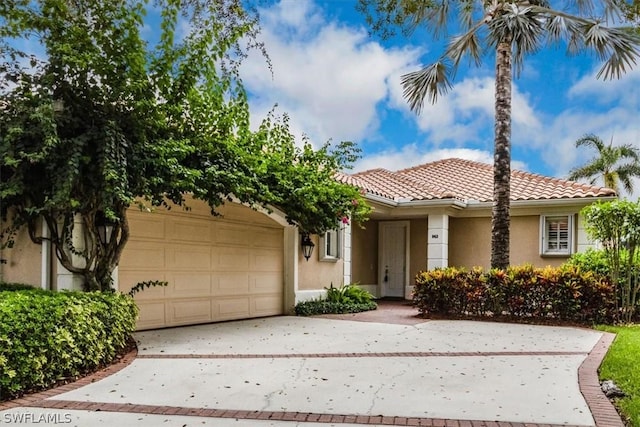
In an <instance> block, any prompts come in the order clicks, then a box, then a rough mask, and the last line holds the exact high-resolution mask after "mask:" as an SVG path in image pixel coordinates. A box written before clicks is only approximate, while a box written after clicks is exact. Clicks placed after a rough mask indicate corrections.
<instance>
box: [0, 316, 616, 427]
mask: <svg viewBox="0 0 640 427" xmlns="http://www.w3.org/2000/svg"><path fill="white" fill-rule="evenodd" d="M390 311H392V312H393V311H394V310H390ZM395 312H399V313H402V312H403V311H402V310H397V308H396V309H395ZM394 314H395V313H394ZM401 315H403V317H406V315H404V314H401ZM379 318H380V317H379V316H378V317H376V318H375V320H371V321H377V322H379V321H380V320H379ZM349 320H351V319H349ZM365 321H368V320H365ZM390 323H393V322H390ZM614 338H615V335H614V334H610V333H603V335H602V337H601V339H600V340H599V341H598V343H597V344H596V345H595V346H594V347H593V349H592V350H591V352H589V354H588V355H587V357H586V359H585V360H584V362H583V363H582V365H581V366H580V368H579V369H578V383H579V387H580V392H581V393H582V395H583V396H584V398H585V401H586V402H587V405H588V406H589V409H590V410H591V414H592V415H593V418H594V421H595V424H596V426H597V427H623V426H624V424H623V422H622V420H621V419H620V416H619V415H618V413H617V411H616V409H615V408H614V407H613V405H612V404H611V402H610V401H609V399H608V398H607V397H606V396H605V395H604V393H603V392H602V390H601V388H600V383H599V381H598V367H599V366H600V364H601V363H602V360H603V359H604V356H605V355H606V353H607V350H608V349H609V346H610V345H611V343H612V342H613V339H614ZM577 354H580V355H581V354H584V353H583V352H477V353H475V352H471V353H468V352H465V353H461V352H460V353H458V352H457V353H440V352H437V353H436V352H410V353H344V354H341V353H330V354H304V355H301V354H297V355H296V354H276V355H273V354H271V355H269V354H259V355H250V354H224V355H210V354H208V355H176V354H159V355H142V354H140V355H139V354H138V353H137V350H133V351H131V352H129V353H128V354H126V355H125V356H124V357H122V359H120V360H119V361H118V362H116V363H115V364H113V365H111V366H109V367H106V368H104V369H102V370H100V371H98V372H95V373H93V374H91V375H88V376H86V377H84V378H81V379H79V380H78V381H76V382H73V383H69V384H65V385H62V386H60V387H56V388H54V389H50V390H46V391H42V392H38V393H33V394H30V395H27V396H24V397H21V398H19V399H15V400H11V401H8V402H2V403H0V411H3V410H7V409H11V408H17V407H32V408H35V407H37V408H49V409H67V410H85V411H109V412H120V413H140V414H162V415H188V416H198V417H209V418H226V419H231V418H232V419H249V420H282V421H296V422H320V423H334V424H341V423H348V424H363V425H393V426H430V427H556V426H555V425H550V424H534V423H515V422H503V421H500V422H498V421H487V420H453V419H438V418H409V417H384V416H368V415H354V414H338V415H336V414H316V413H306V412H277V411H238V410H227V409H212V408H185V407H175V406H155V405H135V404H118V403H107V402H81V401H67V400H57V399H55V396H56V395H59V394H62V393H65V392H68V391H71V390H75V389H77V388H80V387H83V386H85V385H88V384H91V383H93V382H96V381H99V380H101V379H102V378H105V377H107V376H109V375H112V374H114V373H116V372H117V371H119V370H121V369H123V368H125V367H126V366H128V365H129V364H130V363H131V362H132V361H133V360H134V359H136V358H139V359H149V358H176V359H181V358H294V357H295V358H300V357H438V356H439V357H442V356H541V355H543V356H544V355H549V356H553V355H577ZM563 427H571V426H567V425H564V424H563Z"/></svg>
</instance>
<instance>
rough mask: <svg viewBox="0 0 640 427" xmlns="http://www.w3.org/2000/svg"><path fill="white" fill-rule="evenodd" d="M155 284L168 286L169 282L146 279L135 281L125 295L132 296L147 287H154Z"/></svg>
mask: <svg viewBox="0 0 640 427" xmlns="http://www.w3.org/2000/svg"><path fill="white" fill-rule="evenodd" d="M156 286H169V283H168V282H165V281H164V280H147V281H145V282H139V283H136V284H135V285H134V286H133V287H132V288H131V289H130V290H129V292H127V295H129V296H130V297H132V298H133V297H134V296H135V294H137V293H138V292H140V291H144V290H145V289H147V288H155V287H156Z"/></svg>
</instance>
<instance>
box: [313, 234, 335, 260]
mask: <svg viewBox="0 0 640 427" xmlns="http://www.w3.org/2000/svg"><path fill="white" fill-rule="evenodd" d="M340 235H341V232H340V230H339V229H336V230H329V231H327V232H326V233H324V235H322V236H320V251H319V252H318V254H319V257H320V261H337V260H338V259H339V258H340V240H341V239H340V237H341V236H340Z"/></svg>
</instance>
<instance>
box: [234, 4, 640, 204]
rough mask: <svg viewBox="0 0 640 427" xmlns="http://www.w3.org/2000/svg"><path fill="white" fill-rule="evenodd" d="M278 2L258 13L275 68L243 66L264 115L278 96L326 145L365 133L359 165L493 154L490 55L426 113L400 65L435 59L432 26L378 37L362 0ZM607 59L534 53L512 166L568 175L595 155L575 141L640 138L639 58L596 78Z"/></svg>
mask: <svg viewBox="0 0 640 427" xmlns="http://www.w3.org/2000/svg"><path fill="white" fill-rule="evenodd" d="M270 3H271V4H269V2H267V3H264V2H263V6H262V9H261V10H260V14H261V24H262V35H261V38H262V39H263V41H264V42H265V45H266V49H267V51H268V53H269V56H270V58H271V60H272V62H273V75H271V74H270V73H269V71H268V69H267V67H266V64H265V62H264V59H262V58H261V57H259V55H254V56H251V57H250V58H249V59H248V60H247V61H246V63H245V64H244V65H243V68H242V77H243V80H244V82H245V85H246V87H247V89H248V91H249V93H250V105H251V109H252V114H253V117H254V120H255V121H256V123H257V121H258V120H260V119H261V118H262V117H264V116H265V115H266V113H267V112H268V111H269V110H270V109H271V108H272V107H273V106H274V104H278V108H277V110H276V112H277V113H287V114H288V115H289V116H290V118H291V126H292V130H293V132H294V133H295V134H296V135H302V134H303V133H304V134H306V135H308V136H309V137H310V138H311V140H312V141H313V142H314V143H315V144H317V145H319V144H322V143H324V142H325V141H327V140H329V139H331V140H333V141H341V140H350V141H354V142H356V143H358V145H359V146H360V148H361V149H362V150H363V157H362V159H361V160H360V161H359V162H358V163H357V164H356V165H355V170H356V171H358V170H364V169H370V168H375V167H384V168H387V169H391V170H396V169H400V168H404V167H410V166H415V165H418V164H421V163H424V162H428V161H432V160H436V159H440V158H446V157H462V158H467V159H471V160H478V161H483V162H486V163H491V162H492V158H493V155H492V152H493V123H494V122H493V108H494V107H493V96H494V86H493V85H494V81H493V74H494V61H493V57H490V56H488V57H486V58H485V59H484V62H483V64H482V66H481V67H479V68H478V67H475V65H473V64H471V65H468V66H467V64H462V65H461V67H460V69H459V72H458V74H457V75H456V79H455V81H454V86H453V89H452V90H451V91H450V92H449V93H448V94H447V95H446V96H444V97H442V98H440V99H439V100H438V102H437V103H436V104H435V105H430V104H426V105H425V108H424V110H423V112H422V114H421V115H420V116H417V115H415V114H414V113H412V112H411V111H409V108H408V106H407V104H406V102H405V101H404V99H403V98H402V88H401V86H400V76H401V75H402V74H404V73H406V72H408V71H413V70H416V69H418V68H420V66H421V64H428V63H431V62H433V61H434V60H435V59H437V58H438V57H439V56H440V55H441V53H442V48H441V46H442V41H434V40H432V39H431V38H430V37H429V36H428V35H427V34H426V33H425V32H424V31H417V32H416V33H415V34H413V35H412V36H411V37H409V38H406V37H404V36H396V37H394V38H393V39H391V40H386V41H383V40H380V38H378V37H375V36H374V37H371V36H369V34H368V28H367V26H366V23H365V21H364V17H363V16H361V15H360V14H359V13H357V12H356V11H355V4H356V0H274V1H272V2H270ZM600 65H601V64H599V63H598V62H597V61H596V60H595V58H593V57H592V56H591V55H582V56H567V55H566V52H565V50H564V49H563V48H562V47H549V48H546V49H545V50H543V51H541V52H539V53H537V54H536V55H533V56H531V57H529V58H528V60H527V61H526V63H525V67H524V69H523V71H522V73H521V75H520V76H519V77H518V78H517V79H515V80H514V87H513V112H512V114H513V115H512V161H513V163H512V164H513V167H514V168H517V169H521V170H527V171H530V172H534V173H540V174H543V175H548V176H557V177H565V176H566V175H567V174H568V172H569V170H570V169H571V168H572V167H574V166H576V165H579V164H582V163H584V162H586V161H587V160H588V159H590V158H591V157H592V156H593V154H594V153H591V152H589V151H588V150H584V149H580V150H576V149H575V146H574V142H575V140H576V139H578V138H580V137H581V136H583V135H584V134H586V133H595V134H597V135H599V136H600V137H601V138H602V139H603V140H605V141H609V140H610V139H611V138H612V137H613V141H614V143H631V144H634V145H636V146H638V147H640V120H639V117H640V114H639V112H640V89H639V88H640V69H635V70H632V71H631V72H629V73H628V74H627V75H625V76H624V77H623V78H622V79H620V80H615V81H602V80H597V79H596V77H595V75H596V73H597V71H598V69H599V67H600ZM636 186H637V187H639V190H640V183H638V185H636ZM639 190H636V192H635V193H636V195H637V194H638V193H639V192H640V191H639Z"/></svg>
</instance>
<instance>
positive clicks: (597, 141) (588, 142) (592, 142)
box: [575, 133, 605, 155]
mask: <svg viewBox="0 0 640 427" xmlns="http://www.w3.org/2000/svg"><path fill="white" fill-rule="evenodd" d="M575 144H576V148H577V147H582V146H585V147H593V148H595V149H596V150H598V153H600V154H601V155H602V153H603V151H604V149H605V145H604V141H603V140H602V139H601V138H600V137H599V136H598V135H595V134H592V133H588V134H586V135H584V136H583V137H582V138H580V139H578V140H577V141H576V142H575Z"/></svg>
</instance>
